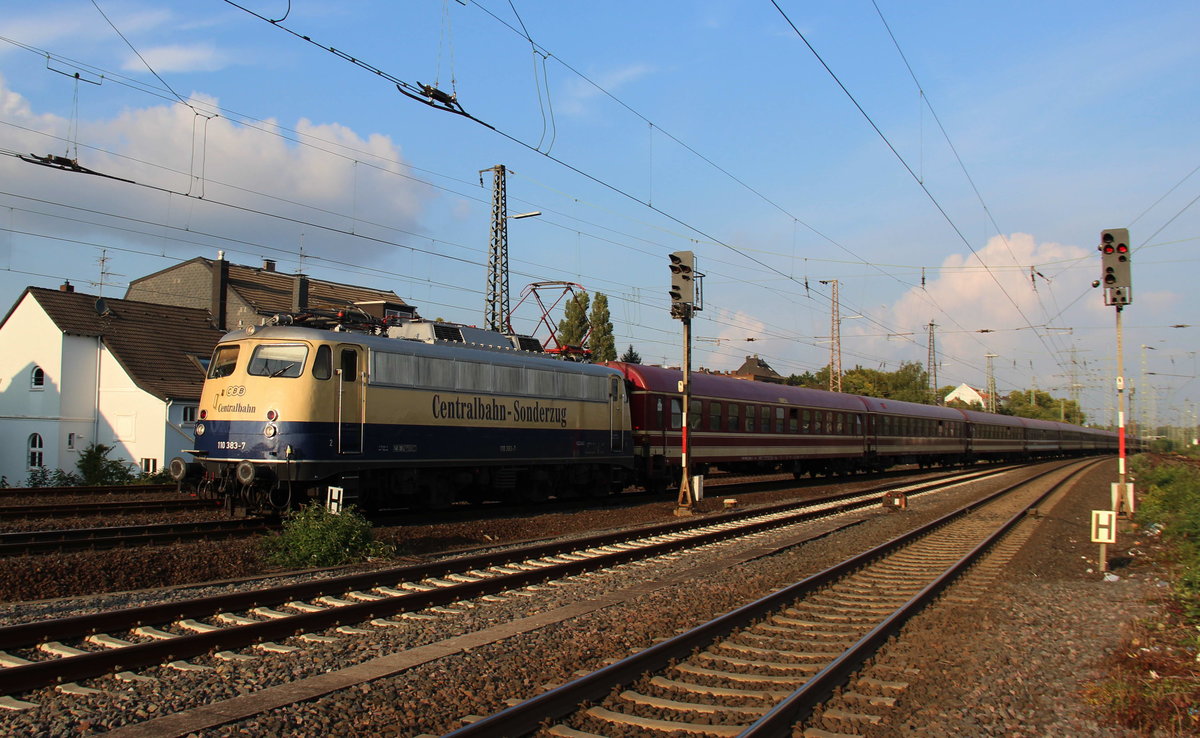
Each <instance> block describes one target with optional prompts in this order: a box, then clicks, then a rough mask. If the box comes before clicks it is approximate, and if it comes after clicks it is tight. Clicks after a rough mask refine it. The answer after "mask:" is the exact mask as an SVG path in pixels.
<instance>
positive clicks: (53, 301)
mask: <svg viewBox="0 0 1200 738" xmlns="http://www.w3.org/2000/svg"><path fill="white" fill-rule="evenodd" d="M222 335H224V331H221V330H218V329H217V328H214V327H213V325H212V323H211V321H210V318H209V312H208V310H207V309H202V308H196V307H176V306H171V305H163V304H156V303H151V302H141V301H135V300H121V299H116V298H108V297H97V296H95V295H86V294H83V293H80V292H75V290H74V288H73V287H72V286H71V285H70V284H69V283H67V284H64V285H63V286H62V287H60V288H59V289H58V290H49V289H43V288H39V287H28V288H26V290H25V291H24V292H23V293H22V294H21V296H20V297H19V298H18V299H17V301H16V303H15V304H14V305H13V307H12V309H10V310H9V312H8V314H7V315H6V316H5V317H4V320H3V322H0V345H2V346H5V347H6V350H5V351H3V352H0V420H2V421H3V422H0V475H3V476H4V478H5V480H6V481H7V482H8V483H9V484H11V485H20V484H22V483H24V481H25V480H26V478H27V477H28V475H29V472H30V470H32V469H34V468H36V467H39V466H44V467H46V468H48V469H62V470H64V471H74V470H75V468H76V462H77V461H78V458H79V456H78V455H79V452H80V451H82V450H83V449H84V448H86V447H87V446H89V445H90V444H92V443H101V444H104V445H106V446H112V447H113V451H112V452H110V453H109V458H112V459H124V460H126V461H128V462H130V463H132V464H136V465H137V467H138V468H140V469H141V470H142V471H143V472H146V473H153V472H156V471H159V470H161V469H163V468H164V465H165V464H166V463H167V462H169V461H170V459H171V458H173V457H175V456H181V455H184V453H183V452H184V451H185V450H186V449H190V448H192V438H193V436H192V430H191V429H192V426H194V424H195V420H196V408H197V406H198V404H199V400H200V388H201V385H202V384H203V381H204V367H205V366H206V364H207V362H208V358H209V356H210V355H211V354H212V350H213V347H214V346H215V345H216V343H217V341H218V340H219V339H220V338H221V336H222Z"/></svg>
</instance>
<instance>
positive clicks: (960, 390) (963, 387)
mask: <svg viewBox="0 0 1200 738" xmlns="http://www.w3.org/2000/svg"><path fill="white" fill-rule="evenodd" d="M952 400H958V401H959V402H965V403H966V404H968V405H978V406H979V407H980V408H986V407H987V393H986V392H981V391H980V390H977V389H975V388H974V387H972V386H970V385H969V384H966V383H963V384H960V385H958V386H957V387H955V388H954V389H953V390H952V391H951V392H950V394H948V395H946V402H947V403H949V402H950V401H952Z"/></svg>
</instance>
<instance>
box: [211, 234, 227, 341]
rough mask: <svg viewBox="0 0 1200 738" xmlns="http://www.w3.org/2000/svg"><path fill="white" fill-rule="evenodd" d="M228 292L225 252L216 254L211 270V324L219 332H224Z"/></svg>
mask: <svg viewBox="0 0 1200 738" xmlns="http://www.w3.org/2000/svg"><path fill="white" fill-rule="evenodd" d="M228 291H229V262H227V261H225V252H224V251H219V252H217V260H216V261H214V262H213V270H212V307H211V309H210V312H212V320H213V324H214V325H215V326H216V327H217V328H218V329H219V330H226V327H225V321H226V320H227V318H228V316H227V311H228V294H227V293H228Z"/></svg>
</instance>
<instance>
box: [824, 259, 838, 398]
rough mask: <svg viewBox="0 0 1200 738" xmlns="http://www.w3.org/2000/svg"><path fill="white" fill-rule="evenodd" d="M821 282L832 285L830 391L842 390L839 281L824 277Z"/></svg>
mask: <svg viewBox="0 0 1200 738" xmlns="http://www.w3.org/2000/svg"><path fill="white" fill-rule="evenodd" d="M820 282H821V284H827V285H831V288H832V292H831V297H830V304H831V306H832V307H831V308H830V325H829V337H830V343H829V391H830V392H841V391H842V319H841V316H840V315H839V314H838V281H837V280H836V279H822V280H820Z"/></svg>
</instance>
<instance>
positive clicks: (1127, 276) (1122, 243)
mask: <svg viewBox="0 0 1200 738" xmlns="http://www.w3.org/2000/svg"><path fill="white" fill-rule="evenodd" d="M1099 249H1100V264H1101V273H1100V280H1101V283H1102V284H1103V285H1104V304H1105V305H1117V306H1120V305H1128V304H1130V303H1132V302H1133V283H1132V274H1131V271H1130V254H1129V229H1127V228H1108V229H1106V230H1103V231H1100V246H1099Z"/></svg>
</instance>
